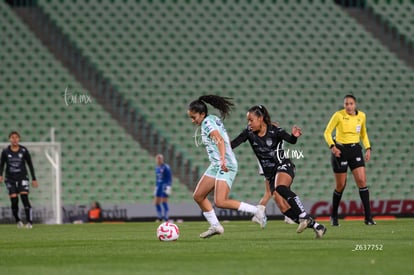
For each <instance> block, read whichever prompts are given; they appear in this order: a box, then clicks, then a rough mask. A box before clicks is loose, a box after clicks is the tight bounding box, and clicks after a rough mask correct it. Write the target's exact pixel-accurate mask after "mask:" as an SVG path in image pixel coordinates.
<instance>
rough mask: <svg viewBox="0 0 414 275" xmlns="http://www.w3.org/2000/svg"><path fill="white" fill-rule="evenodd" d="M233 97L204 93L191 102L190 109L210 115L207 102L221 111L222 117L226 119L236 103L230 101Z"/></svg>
mask: <svg viewBox="0 0 414 275" xmlns="http://www.w3.org/2000/svg"><path fill="white" fill-rule="evenodd" d="M230 99H231V98H229V97H222V96H218V95H203V96H200V97H199V98H198V99H197V100H194V101H193V102H191V103H190V104H189V106H188V109H189V110H190V111H192V112H197V113H200V114H201V113H205V114H206V116H207V115H208V110H207V105H206V103H208V104H210V105H211V106H213V107H214V108H216V109H218V110H219V111H220V115H221V118H222V119H225V118H226V116H228V115H229V114H230V111H231V107H233V106H234V104H233V103H232V102H231V101H230Z"/></svg>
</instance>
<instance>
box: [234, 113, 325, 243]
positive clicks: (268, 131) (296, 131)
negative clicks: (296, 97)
mask: <svg viewBox="0 0 414 275" xmlns="http://www.w3.org/2000/svg"><path fill="white" fill-rule="evenodd" d="M247 124H248V126H247V128H246V129H245V130H243V131H242V132H241V133H240V135H239V136H237V137H236V138H235V139H234V140H233V141H232V142H231V147H232V148H236V147H237V146H239V145H240V144H241V143H243V142H245V141H247V140H248V141H249V143H250V146H251V147H252V149H253V152H254V153H255V154H256V157H257V159H258V160H259V163H260V165H261V167H262V170H263V174H264V176H265V178H266V179H267V180H268V182H269V184H270V186H269V187H270V190H271V194H274V191H276V192H277V194H279V195H280V196H281V197H282V198H283V199H285V200H286V202H287V203H288V204H289V206H290V208H289V209H286V208H285V209H282V211H283V214H284V215H286V216H288V217H289V218H291V219H292V220H293V221H296V222H297V223H299V226H298V229H297V230H296V232H298V233H301V232H303V231H304V230H305V229H306V228H307V227H311V228H313V229H314V231H315V234H316V237H317V238H320V237H322V236H323V235H324V234H325V232H326V227H325V226H323V225H321V224H318V223H317V222H315V221H314V220H313V219H312V218H311V217H310V216H309V215H308V214H307V213H306V211H305V209H304V207H303V205H302V202H301V201H300V199H299V197H298V196H297V195H296V194H295V193H294V192H293V191H292V190H291V185H292V182H293V178H294V177H295V165H294V164H293V162H292V161H291V160H290V159H288V158H286V157H285V153H284V150H283V142H284V141H287V142H289V143H292V144H295V143H296V141H297V138H298V137H300V136H301V135H302V131H301V129H300V128H299V127H297V126H294V127H293V128H292V134H288V133H287V132H286V131H285V130H283V129H282V128H280V127H278V126H276V125H273V124H272V122H271V119H270V115H269V112H268V111H267V109H266V108H265V107H264V106H262V105H256V106H253V107H251V108H250V109H249V110H248V112H247ZM275 199H278V201H279V203H278V205H279V207H280V206H283V205H284V202H283V201H282V200H281V198H280V197H279V198H277V197H275Z"/></svg>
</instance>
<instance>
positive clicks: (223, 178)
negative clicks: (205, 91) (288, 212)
mask: <svg viewBox="0 0 414 275" xmlns="http://www.w3.org/2000/svg"><path fill="white" fill-rule="evenodd" d="M206 103H207V104H210V105H211V106H213V107H214V108H216V109H218V110H219V111H220V114H221V117H222V118H223V119H224V118H225V117H226V116H227V115H228V114H229V113H230V110H231V107H232V106H233V103H232V102H231V101H229V98H226V97H221V96H216V95H204V96H200V97H199V98H198V99H197V100H194V101H193V102H191V103H190V104H189V106H188V111H187V114H188V116H189V117H190V118H191V121H192V122H193V123H194V124H196V125H198V126H201V138H202V142H203V144H204V145H205V147H206V150H207V154H208V157H209V160H210V166H209V167H208V168H207V170H206V171H205V173H204V175H203V176H202V177H201V179H200V181H199V182H198V184H197V186H196V189H195V191H194V194H193V198H194V200H195V201H196V202H197V204H198V205H199V207H200V208H201V210H202V211H203V215H204V217H205V218H206V219H207V221H208V222H209V224H210V227H209V229H208V230H207V231H206V232H203V233H201V234H200V237H201V238H208V237H211V236H213V235H216V234H223V232H224V228H223V226H222V225H221V224H220V222H219V220H218V218H217V216H216V214H215V212H214V209H213V206H212V204H211V202H210V201H209V200H208V198H207V195H208V194H209V193H210V192H212V191H213V190H214V203H215V205H216V206H217V207H220V208H227V209H235V210H238V211H243V212H247V213H251V214H253V215H254V217H253V220H254V221H255V222H257V223H259V224H260V226H261V227H262V228H264V227H265V226H266V215H265V213H264V206H262V205H259V206H254V205H251V204H248V203H244V202H240V201H237V200H233V199H229V193H230V189H231V186H232V184H233V181H234V178H235V177H236V174H237V160H236V157H235V156H234V153H233V151H232V150H231V147H230V140H229V137H228V135H227V131H226V129H225V127H224V124H223V122H222V120H221V119H220V118H219V117H217V116H215V115H210V114H208V109H207V105H206Z"/></svg>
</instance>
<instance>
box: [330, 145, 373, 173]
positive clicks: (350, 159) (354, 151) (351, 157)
mask: <svg viewBox="0 0 414 275" xmlns="http://www.w3.org/2000/svg"><path fill="white" fill-rule="evenodd" d="M335 146H336V148H338V149H339V150H341V156H340V157H339V158H337V157H335V155H334V154H332V155H331V164H332V169H333V171H334V173H346V171H347V169H348V166H349V168H350V169H351V171H352V170H354V169H355V168H358V167H363V166H365V161H364V156H363V155H362V147H361V145H359V143H352V144H340V143H337V144H336V145H335Z"/></svg>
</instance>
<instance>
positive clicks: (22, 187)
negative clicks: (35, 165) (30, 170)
mask: <svg viewBox="0 0 414 275" xmlns="http://www.w3.org/2000/svg"><path fill="white" fill-rule="evenodd" d="M5 184H6V186H7V189H8V190H9V195H11V194H20V193H21V192H27V193H29V180H28V179H23V180H9V179H7V180H5Z"/></svg>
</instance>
